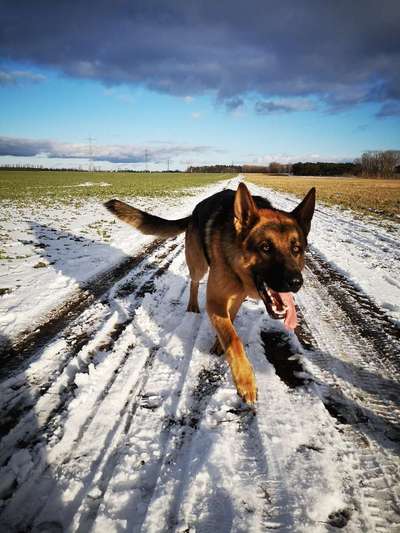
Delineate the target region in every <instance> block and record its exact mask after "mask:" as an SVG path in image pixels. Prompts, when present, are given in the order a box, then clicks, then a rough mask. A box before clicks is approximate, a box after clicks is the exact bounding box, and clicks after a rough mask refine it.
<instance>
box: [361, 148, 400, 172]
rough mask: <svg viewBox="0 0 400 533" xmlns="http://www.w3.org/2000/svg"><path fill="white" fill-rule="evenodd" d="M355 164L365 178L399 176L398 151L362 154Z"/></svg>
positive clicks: (374, 151)
mask: <svg viewBox="0 0 400 533" xmlns="http://www.w3.org/2000/svg"><path fill="white" fill-rule="evenodd" d="M356 164H357V165H358V166H360V168H361V174H362V175H363V176H365V177H368V178H390V177H393V176H396V174H397V175H399V174H400V150H385V151H378V150H373V151H372V150H371V151H369V152H364V153H363V154H362V156H361V157H360V158H359V159H357V160H356Z"/></svg>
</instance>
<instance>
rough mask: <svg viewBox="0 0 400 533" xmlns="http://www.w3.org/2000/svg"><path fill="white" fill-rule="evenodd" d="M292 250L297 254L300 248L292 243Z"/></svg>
mask: <svg viewBox="0 0 400 533" xmlns="http://www.w3.org/2000/svg"><path fill="white" fill-rule="evenodd" d="M292 252H293V253H294V254H295V255H297V254H299V253H300V252H301V248H300V246H298V245H297V244H295V245H293V246H292Z"/></svg>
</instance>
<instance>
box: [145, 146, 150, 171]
mask: <svg viewBox="0 0 400 533" xmlns="http://www.w3.org/2000/svg"><path fill="white" fill-rule="evenodd" d="M148 156H149V151H148V150H147V148H146V150H145V151H144V169H145V171H146V172H147V159H148Z"/></svg>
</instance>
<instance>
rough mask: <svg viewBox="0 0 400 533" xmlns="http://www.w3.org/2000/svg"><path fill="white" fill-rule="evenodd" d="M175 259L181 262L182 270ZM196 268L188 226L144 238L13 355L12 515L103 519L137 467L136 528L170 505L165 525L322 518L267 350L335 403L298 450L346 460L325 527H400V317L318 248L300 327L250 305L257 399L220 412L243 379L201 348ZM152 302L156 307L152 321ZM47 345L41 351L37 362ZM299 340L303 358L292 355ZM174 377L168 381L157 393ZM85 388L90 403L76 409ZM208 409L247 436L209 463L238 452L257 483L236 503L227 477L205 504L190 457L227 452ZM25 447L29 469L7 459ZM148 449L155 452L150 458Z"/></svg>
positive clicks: (9, 382) (289, 393) (226, 469)
mask: <svg viewBox="0 0 400 533" xmlns="http://www.w3.org/2000/svg"><path fill="white" fill-rule="evenodd" d="M172 264H174V265H176V270H172V272H171V270H170V269H169V267H170V266H171V265H172ZM177 272H178V274H177ZM184 276H185V266H184V261H183V243H182V239H181V238H178V239H173V240H169V241H165V242H156V243H154V244H153V245H151V246H150V247H149V248H148V250H147V252H146V254H143V255H141V256H139V257H137V258H133V259H132V261H130V262H127V263H126V264H124V265H121V266H120V267H118V268H116V269H115V270H113V271H112V272H110V273H109V274H107V275H106V276H105V277H104V278H102V279H98V280H96V281H95V282H94V283H93V284H92V285H90V286H88V287H84V288H82V293H81V294H80V295H77V297H76V298H75V299H73V300H71V302H70V303H69V304H68V305H66V306H63V307H62V308H61V309H60V310H58V311H57V312H56V313H55V314H54V316H53V317H51V319H50V320H49V322H48V323H46V324H43V327H42V328H40V331H39V332H38V331H36V332H35V333H34V334H33V335H31V336H27V337H26V338H24V339H22V341H21V344H20V345H15V346H14V347H13V348H12V352H10V353H9V355H8V357H6V358H5V359H3V360H4V361H5V364H4V365H3V367H2V377H3V378H6V379H4V380H3V383H2V385H1V387H2V388H1V396H0V397H1V409H2V420H1V426H0V435H1V437H2V441H1V443H0V461H1V465H2V466H3V467H4V470H3V473H5V474H7V475H8V478H7V479H6V478H3V479H6V482H3V484H2V487H1V489H2V496H1V497H2V498H3V501H4V503H3V510H2V514H1V515H0V518H1V521H2V522H0V523H3V524H4V527H6V528H8V530H11V531H13V530H15V531H20V530H24V531H26V530H31V529H32V528H33V530H35V531H44V530H46V531H50V530H51V531H61V530H62V528H65V527H66V526H67V525H68V524H69V527H71V528H72V529H73V530H76V531H88V530H91V529H92V528H94V529H96V527H99V528H100V529H99V530H101V526H99V524H102V523H103V522H102V520H104V519H105V518H104V517H105V516H110V513H111V510H110V509H111V508H112V504H111V502H112V494H113V492H115V490H116V489H115V483H116V479H117V478H118V472H121V471H129V472H132V471H135V483H134V485H133V486H132V487H131V489H130V490H129V491H128V493H127V494H129V505H130V508H131V509H132V510H134V513H133V512H128V511H124V512H122V511H121V513H122V514H121V516H125V515H126V517H125V518H126V520H127V524H128V525H127V529H129V530H133V531H139V530H140V529H141V528H142V529H143V530H144V531H153V530H154V531H157V524H159V522H158V521H159V519H160V518H159V517H160V516H163V519H164V520H165V524H166V525H165V528H164V527H163V530H171V531H175V530H176V531H183V530H185V527H187V528H189V527H191V526H190V524H194V523H197V525H198V527H199V530H201V531H209V530H210V531H211V530H212V529H213V528H215V527H224V528H228V526H229V524H231V525H232V524H234V523H235V522H234V520H239V522H238V523H239V525H240V524H248V525H247V526H246V527H250V528H251V529H250V530H257V528H259V529H260V530H270V529H271V530H272V529H281V530H283V531H295V530H296V527H297V526H296V524H297V523H298V522H304V523H309V524H310V526H309V527H311V526H313V527H317V525H316V523H314V524H313V523H312V521H311V522H310V518H309V517H308V516H307V509H306V507H307V504H306V503H305V502H304V500H303V498H302V497H301V494H299V491H301V490H302V489H301V488H299V487H298V488H296V487H295V486H290V482H293V480H295V479H297V478H296V476H298V475H299V473H298V472H297V470H296V468H294V467H293V472H291V473H290V475H289V480H285V479H284V478H283V477H282V476H283V475H284V474H283V472H282V471H281V470H280V468H279V461H280V459H279V456H277V450H279V446H278V447H277V446H276V445H274V444H273V442H272V441H270V438H269V437H268V434H269V429H268V426H269V425H270V426H271V427H275V426H274V424H275V425H276V424H277V421H276V420H275V421H274V419H273V418H272V417H273V416H275V415H274V414H273V412H272V411H271V409H272V408H273V405H274V403H275V401H276V402H277V401H278V400H279V399H278V398H277V399H276V400H273V399H272V400H271V398H270V397H269V390H268V386H269V385H268V380H270V379H272V378H271V377H270V376H269V375H267V374H265V368H266V367H265V365H266V364H267V365H268V364H269V363H271V364H273V365H274V366H275V368H276V373H277V375H278V377H279V379H281V380H282V381H283V382H284V383H285V384H286V385H288V387H289V388H285V387H284V388H283V389H282V390H283V391H284V392H280V394H285V395H286V397H285V401H287V402H292V403H293V402H294V404H296V403H297V404H301V405H303V404H304V405H305V406H307V405H308V404H310V405H313V406H315V405H317V408H318V409H320V407H318V403H319V404H320V406H321V408H322V411H318V412H320V413H322V414H321V415H320V416H321V417H322V418H321V421H320V422H319V423H318V424H317V427H319V430H318V435H317V436H315V438H314V439H313V440H312V441H310V442H305V443H303V444H302V445H301V446H299V447H298V449H297V452H296V453H297V456H298V457H301V462H304V463H305V465H306V468H309V469H310V471H309V476H310V479H312V478H313V476H316V475H318V472H319V469H321V468H323V466H324V464H325V463H324V461H322V459H320V458H319V457H317V456H318V455H323V451H324V450H325V451H326V453H327V454H328V451H329V449H330V450H331V452H330V453H332V450H333V451H334V452H335V453H336V454H337V458H336V461H337V463H338V468H339V469H340V464H341V465H342V467H343V468H344V471H343V472H342V474H341V479H342V483H343V484H342V490H343V492H344V494H345V499H346V505H345V506H342V507H340V508H336V507H335V505H334V504H333V506H332V509H331V511H330V512H328V513H327V514H326V517H325V525H326V527H334V528H340V527H346V528H347V529H346V530H348V531H399V528H400V505H399V498H400V494H399V487H400V474H399V466H400V461H399V455H398V454H399V450H400V428H399V421H400V405H399V404H400V402H399V398H400V394H399V393H400V383H399V362H398V358H397V351H396V348H397V347H398V341H399V331H398V329H396V327H395V326H394V325H393V324H392V323H391V322H390V321H389V320H388V319H387V318H385V317H384V316H383V315H382V313H381V312H380V311H379V309H378V308H377V307H376V305H375V304H374V303H373V302H372V301H371V300H370V299H369V298H368V297H367V296H366V295H365V294H363V293H362V292H361V291H360V290H358V289H357V288H355V287H354V286H352V285H351V284H350V283H349V282H348V281H347V280H346V278H344V277H343V276H342V275H341V274H340V273H338V272H337V271H335V270H334V269H333V268H332V267H331V266H329V265H328V264H326V263H324V261H323V259H322V258H321V257H320V256H319V255H318V254H317V252H316V251H315V250H312V251H311V253H310V254H309V257H308V266H307V272H306V276H305V278H306V280H305V289H304V290H303V291H302V292H301V294H300V295H299V298H298V304H299V310H300V313H301V315H302V320H301V326H300V328H299V330H298V332H297V337H298V340H297V339H296V338H293V337H291V338H290V337H288V336H287V335H286V334H285V333H284V332H282V331H278V332H274V331H272V330H270V329H269V325H270V324H271V322H270V321H267V322H265V320H264V318H263V316H262V314H263V311H262V309H260V308H259V307H257V306H256V305H255V304H251V305H249V306H246V307H245V308H244V309H243V311H242V312H241V313H240V315H239V317H238V321H239V324H238V327H239V330H240V331H241V335H242V337H243V338H244V340H245V341H246V342H247V345H248V347H249V350H248V351H249V353H250V357H251V358H252V361H253V364H254V366H255V370H256V373H257V376H258V386H259V402H258V406H257V414H255V413H254V412H253V410H251V409H250V410H249V409H247V408H246V407H244V406H243V405H241V404H240V402H236V404H232V403H229V402H228V405H227V407H226V410H225V411H223V413H222V414H221V412H220V413H219V414H218V415H215V416H216V418H215V419H214V420H213V421H211V422H210V416H212V415H213V413H216V412H217V411H216V410H215V409H217V407H218V405H219V406H220V407H221V405H223V404H220V403H218V402H217V404H216V403H215V402H216V399H215V398H216V396H218V395H217V392H218V393H219V394H222V392H223V391H222V389H223V388H227V387H228V389H227V390H229V391H230V393H231V395H233V388H232V386H231V384H230V377H229V376H227V371H226V365H225V363H224V362H223V360H221V359H219V358H217V357H214V356H210V355H208V354H207V355H203V354H204V353H206V352H207V346H210V345H211V344H210V343H211V341H212V336H213V334H212V332H211V331H210V329H209V326H208V322H207V319H206V318H205V316H204V315H202V317H197V316H194V315H191V314H186V313H185V311H184V308H185V304H186V288H187V287H186V285H187V283H186V280H185V277H184ZM143 314H146V317H147V318H146V321H144V322H140V320H138V319H137V317H138V316H139V318H140V317H141V316H142V315H143ZM147 315H148V316H150V318H151V326H149V325H148V324H149V318H148V316H147ZM135 317H136V318H135ZM255 323H257V324H258V325H259V326H258V329H257V327H255V326H254V324H255ZM249 324H252V328H253V329H251V328H250V329H249ZM146 328H148V329H146ZM171 332H172V336H171ZM188 332H190V333H188ZM254 335H256V336H257V338H256V339H255V337H254ZM157 339H158V340H157ZM168 339H169V340H168ZM171 339H172V340H171ZM171 343H172V344H171ZM263 346H264V347H265V349H263ZM169 353H173V354H174V358H173V360H169V359H168V354H169ZM16 354H18V357H17V358H15V356H16ZM39 354H41V355H42V362H41V363H40V364H39V365H38V366H37V367H33V370H29V368H28V363H32V362H34V361H36V360H37V358H38V356H39ZM296 354H300V356H299V357H300V360H299V361H293V360H289V361H287V359H288V357H290V356H292V355H296ZM4 356H5V354H3V357H4ZM107 357H108V359H109V361H108V362H107V361H106V358H107ZM267 360H268V362H269V363H268V362H267ZM285 360H286V362H285V364H284V365H282V361H285ZM101 365H103V366H104V365H106V366H105V370H104V371H103V372H102V373H101V374H99V376H98V377H97V378H96V379H95V381H94V384H92V385H91V387H92V390H91V391H90V394H89V393H87V395H86V396H85V394H86V392H81V389H80V387H81V384H82V383H83V382H84V381H83V380H84V378H83V377H82V376H85V375H89V376H90V373H91V372H92V369H93V368H95V367H97V366H99V367H100V366H101ZM171 365H172V366H171ZM288 368H289V371H288ZM299 372H300V374H299ZM273 374H274V373H273ZM77 376H78V377H77ZM274 379H276V378H275V377H274ZM164 382H165V387H164V388H166V390H168V392H165V393H162V394H160V393H159V392H158V391H159V390H160V386H161V385H160V383H164ZM278 386H279V385H278ZM161 389H162V390H164V389H163V387H161ZM285 391H286V392H285ZM78 393H79V394H78ZM80 395H83V396H82V398H83V399H82V403H80V405H81V407H79V405H78V410H74V409H75V407H74V406H75V404H76V403H79V401H81V400H80V398H81V396H80ZM85 398H86V400H85ZM235 401H236V400H235ZM164 404H166V405H167V406H168V408H165V407H164ZM82 407H84V412H82ZM283 407H284V406H283ZM220 410H221V409H220ZM302 412H303V411H302V410H301V409H300V408H299V413H300V414H301V413H302ZM110 413H111V415H110ZM112 413H114V414H112ZM289 414H290V413H286V412H285V415H284V416H288V415H289ZM276 416H277V417H278V414H277V415H276ZM293 416H296V414H295V412H293ZM310 423H311V422H310ZM209 424H211V427H217V428H218V431H217V434H216V435H214V438H215V442H214V446H217V445H218V442H220V443H221V444H220V445H221V446H223V443H224V442H230V441H231V439H232V435H233V436H234V437H233V438H234V439H236V440H237V450H236V453H235V452H234V451H233V450H232V452H231V453H233V454H234V459H232V458H231V459H230V460H229V465H228V464H226V465H224V464H223V459H221V458H219V459H218V461H217V460H216V464H217V465H218V468H217V467H215V468H212V469H208V474H209V475H210V476H211V480H210V483H211V485H212V486H214V487H215V486H218V485H219V484H220V483H222V481H221V480H222V477H224V476H229V475H230V472H231V469H232V468H233V470H234V472H235V475H236V476H237V478H238V485H239V487H240V486H243V487H244V488H245V487H248V486H249V483H251V485H252V486H253V490H254V495H253V496H251V498H250V499H249V500H248V501H247V503H244V504H242V507H241V508H239V507H238V501H239V500H238V498H239V496H238V495H237V493H236V491H235V490H234V491H233V492H232V493H229V492H228V493H227V492H226V490H224V492H223V493H222V492H221V493H220V494H219V495H218V494H217V497H215V498H214V499H213V500H208V498H205V500H204V501H203V500H202V501H203V503H202V514H201V515H200V514H198V511H197V510H196V509H197V507H196V506H198V498H200V492H199V491H200V489H199V487H198V486H197V484H195V483H192V481H191V480H192V479H194V472H193V471H192V470H193V465H192V459H193V457H196V456H197V455H199V456H200V457H202V458H203V459H204V461H206V462H207V461H208V462H210V461H212V460H213V459H212V457H213V455H212V453H216V452H211V451H210V452H209V455H204V454H205V453H206V452H205V451H204V448H203V447H204V443H206V442H207V438H208V435H209V432H210V426H209ZM142 433H143V435H142V436H141V434H142ZM149 435H153V440H152V439H151V438H150V437H149ZM149 439H150V440H149ZM143 443H145V444H143ZM146 447H150V448H152V447H153V448H154V449H156V450H157V453H156V454H155V456H154V457H153V456H151V455H150V457H148V456H147V455H146V454H145V450H146ZM199 447H201V451H199V450H200V448H199ZM15 449H19V450H20V451H21V450H23V451H25V452H26V453H27V454H28V455H29V458H30V459H29V460H30V461H31V462H32V463H33V466H32V465H31V469H30V474H29V477H28V478H26V479H23V477H21V476H20V478H18V476H15V475H14V478H13V477H12V476H13V474H12V473H10V472H11V471H10V469H9V465H10V463H9V461H10V458H12V456H13V454H15ZM129 450H131V451H132V454H130V453H129ZM140 450H142V451H141V452H140ZM327 450H328V451H327ZM134 451H135V453H134ZM43 452H45V453H43ZM140 453H143V454H144V455H143V457H146V458H144V459H143V460H140V459H138V457H140ZM324 453H325V452H324ZM28 455H27V457H28ZM133 456H134V457H133ZM221 461H222V462H221ZM319 461H322V462H319ZM232 462H233V463H234V467H232V464H231V463H232ZM349 465H351V471H348V470H346V469H347V468H348V467H349ZM17 470H18V469H17ZM14 471H16V470H15V468H14ZM285 475H286V474H285ZM323 475H325V474H323ZM326 475H327V476H328V475H329V473H327V474H326ZM213 476H214V479H213ZM8 480H9V482H8V484H7V481H8ZM290 480H291V481H290ZM70 486H71V487H75V486H76V490H73V488H72V489H71V491H72V492H73V494H72V495H71V497H70V498H69V499H67V501H66V502H65V501H64V500H63V499H62V498H61V496H60V495H61V494H62V492H63V491H65V490H67V487H70ZM141 487H142V488H141ZM143 487H145V490H144V491H143ZM68 490H69V489H68ZM94 492H95V494H96V495H95V497H94V496H93V494H94ZM239 492H240V491H239ZM227 498H228V500H229V501H228V500H227ZM61 501H63V503H60V502H61ZM22 502H24V504H23V508H22V509H21V505H22ZM246 505H247V507H248V510H247V511H246ZM110 506H111V507H110ZM243 506H244V510H243ZM107 509H108V510H107ZM249 509H250V510H249ZM124 513H125V514H124ZM239 515H240V516H239ZM242 515H243V516H242ZM238 516H239V518H238ZM196 517H197V518H196ZM307 521H308V522H307ZM46 524H47V525H46ZM49 524H50V525H49ZM249 524H250V525H249ZM346 524H347V525H346ZM50 526H51V527H50ZM46 527H48V528H50V529H46ZM237 527H239V526H237ZM43 528H44V529H43ZM51 528H52V529H51ZM57 528H58V529H57ZM239 529H240V528H239ZM186 530H187V531H189V529H186ZM220 530H221V529H220ZM224 530H229V529H224ZM315 530H317V529H315Z"/></svg>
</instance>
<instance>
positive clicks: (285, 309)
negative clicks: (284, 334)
mask: <svg viewBox="0 0 400 533" xmlns="http://www.w3.org/2000/svg"><path fill="white" fill-rule="evenodd" d="M256 287H257V290H258V294H259V295H260V297H261V300H262V301H263V302H264V305H265V307H266V309H267V311H268V314H269V315H270V317H271V318H274V319H282V318H283V319H284V321H285V326H286V328H287V329H291V330H292V329H295V327H296V326H297V313H296V307H295V304H294V299H293V295H292V293H290V292H277V291H274V290H272V289H270V288H269V287H268V285H267V284H266V283H265V282H264V281H258V282H257V283H256Z"/></svg>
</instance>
